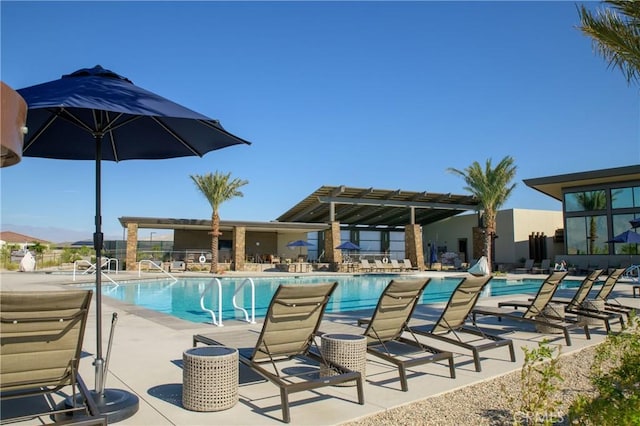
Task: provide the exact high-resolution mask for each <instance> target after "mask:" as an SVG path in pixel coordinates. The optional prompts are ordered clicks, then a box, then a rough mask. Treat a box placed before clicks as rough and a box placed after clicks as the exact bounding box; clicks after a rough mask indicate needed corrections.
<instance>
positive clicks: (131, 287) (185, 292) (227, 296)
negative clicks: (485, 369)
mask: <svg viewBox="0 0 640 426" xmlns="http://www.w3.org/2000/svg"><path fill="white" fill-rule="evenodd" d="M394 278H395V279H408V278H409V277H407V276H403V275H397V276H394V275H389V274H381V275H373V274H371V275H369V274H367V275H355V276H352V275H349V276H330V277H328V276H307V277H295V278H294V277H273V278H271V277H254V278H252V280H253V281H254V283H255V296H256V297H255V300H256V307H255V316H256V318H261V317H264V315H265V314H266V311H267V308H268V307H269V302H270V301H271V298H272V296H273V294H274V293H275V291H276V289H277V288H278V286H279V285H280V284H285V283H297V284H310V285H311V284H314V283H320V282H327V281H337V282H338V286H337V288H336V290H335V291H334V293H333V295H332V296H331V299H330V301H329V304H328V305H327V312H347V311H357V310H363V309H373V308H375V306H376V304H377V302H378V298H379V297H380V294H381V293H382V291H383V290H384V288H385V287H386V285H387V284H388V283H389V281H390V280H391V279H394ZM220 281H221V282H222V319H223V321H227V320H232V319H244V314H243V313H242V312H241V311H239V310H236V309H234V307H233V304H232V298H233V295H234V293H235V292H236V289H237V288H239V287H240V286H241V284H242V283H243V282H244V281H246V278H244V277H243V278H238V277H225V278H221V279H220ZM459 282H460V278H453V277H447V278H431V282H430V283H429V284H428V285H427V288H426V289H425V291H424V294H423V295H422V299H421V301H420V303H423V304H424V303H437V302H445V301H447V300H448V299H449V296H450V295H451V293H452V292H453V289H454V288H455V286H456V285H457V284H458V283H459ZM540 284H542V279H522V280H506V279H493V280H492V281H491V282H490V283H489V285H488V286H487V288H486V290H485V292H484V293H483V295H482V297H489V296H499V295H508V294H522V293H535V292H536V291H537V290H538V288H539V287H540ZM577 285H578V283H572V282H571V281H566V282H563V283H562V286H563V287H562V288H568V287H571V286H577ZM203 293H204V295H205V297H204V302H205V307H206V308H208V309H211V310H213V311H214V312H215V313H216V315H218V308H217V306H218V288H217V284H216V283H215V282H214V280H213V279H212V278H208V277H207V278H205V277H203V278H200V277H196V278H191V277H189V278H182V279H179V280H178V281H176V282H173V281H171V280H169V281H168V280H153V281H133V282H129V283H122V284H120V285H118V286H114V285H112V284H110V283H103V288H102V294H103V295H104V296H107V297H111V298H114V299H117V300H121V301H123V302H126V303H131V304H134V305H137V306H142V307H144V308H147V309H151V310H154V311H158V312H163V313H165V314H168V315H172V316H175V317H178V318H181V319H184V320H187V321H191V322H196V323H206V322H208V323H210V322H211V315H210V313H208V312H206V311H203V310H202V309H201V307H200V298H201V295H202V294H203ZM236 300H237V303H238V304H239V305H240V306H242V307H244V308H245V309H247V310H249V307H250V303H251V286H249V285H246V286H244V287H243V288H241V289H240V290H239V292H238V295H237V296H236Z"/></svg>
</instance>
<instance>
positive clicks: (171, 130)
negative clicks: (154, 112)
mask: <svg viewBox="0 0 640 426" xmlns="http://www.w3.org/2000/svg"><path fill="white" fill-rule="evenodd" d="M151 119H152V120H153V121H155V122H156V123H158V125H159V126H160V127H162V128H163V129H164V130H165V131H166V132H167V133H169V134H170V135H171V136H173V137H174V138H175V139H176V140H177V141H178V142H180V143H181V144H182V145H184V146H185V147H186V148H187V149H188V150H189V151H191V152H192V153H193V154H194V155H197V156H198V157H202V154H200V153H199V152H198V151H196V150H195V149H194V148H193V147H192V146H191V145H189V144H188V143H187V141H185V140H184V139H183V138H181V137H180V136H179V135H178V134H177V133H176V132H174V131H173V129H171V128H169V127H168V126H167V125H165V124H164V123H163V122H162V121H160V120H158V118H157V117H151ZM198 122H201V121H200V120H198Z"/></svg>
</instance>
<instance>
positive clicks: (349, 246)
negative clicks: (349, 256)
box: [336, 241, 360, 250]
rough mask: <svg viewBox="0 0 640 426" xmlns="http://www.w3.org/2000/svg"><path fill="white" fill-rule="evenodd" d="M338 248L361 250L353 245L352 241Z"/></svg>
mask: <svg viewBox="0 0 640 426" xmlns="http://www.w3.org/2000/svg"><path fill="white" fill-rule="evenodd" d="M336 248H337V249H338V250H360V246H359V245H357V244H354V243H352V242H351V241H345V242H344V243H342V244H340V245H339V246H338V247H336Z"/></svg>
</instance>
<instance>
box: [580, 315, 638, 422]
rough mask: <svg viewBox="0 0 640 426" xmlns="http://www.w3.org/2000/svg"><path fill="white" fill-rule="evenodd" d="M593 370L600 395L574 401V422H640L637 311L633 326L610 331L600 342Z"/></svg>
mask: <svg viewBox="0 0 640 426" xmlns="http://www.w3.org/2000/svg"><path fill="white" fill-rule="evenodd" d="M591 374H592V377H591V380H592V382H593V385H594V386H595V387H596V389H597V391H598V395H597V396H596V397H594V398H587V397H585V396H580V397H578V398H577V399H576V400H575V401H574V403H573V404H572V405H571V408H570V409H569V417H570V419H571V421H572V423H574V424H582V425H640V320H639V319H638V317H637V316H636V315H635V313H632V314H631V316H630V318H629V327H627V328H626V329H625V330H623V331H622V332H620V333H618V334H609V335H608V336H607V338H606V340H605V341H604V342H603V343H602V344H600V345H599V346H598V348H597V350H596V356H595V358H594V362H593V365H592V367H591Z"/></svg>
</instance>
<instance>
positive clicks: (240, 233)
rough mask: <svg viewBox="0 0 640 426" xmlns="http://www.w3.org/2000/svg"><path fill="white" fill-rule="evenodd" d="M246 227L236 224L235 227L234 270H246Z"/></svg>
mask: <svg viewBox="0 0 640 426" xmlns="http://www.w3.org/2000/svg"><path fill="white" fill-rule="evenodd" d="M246 232H247V231H246V228H245V227H244V226H235V227H234V228H233V254H232V257H233V266H232V268H231V269H232V270H233V271H244V257H245V252H244V250H245V241H246Z"/></svg>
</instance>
